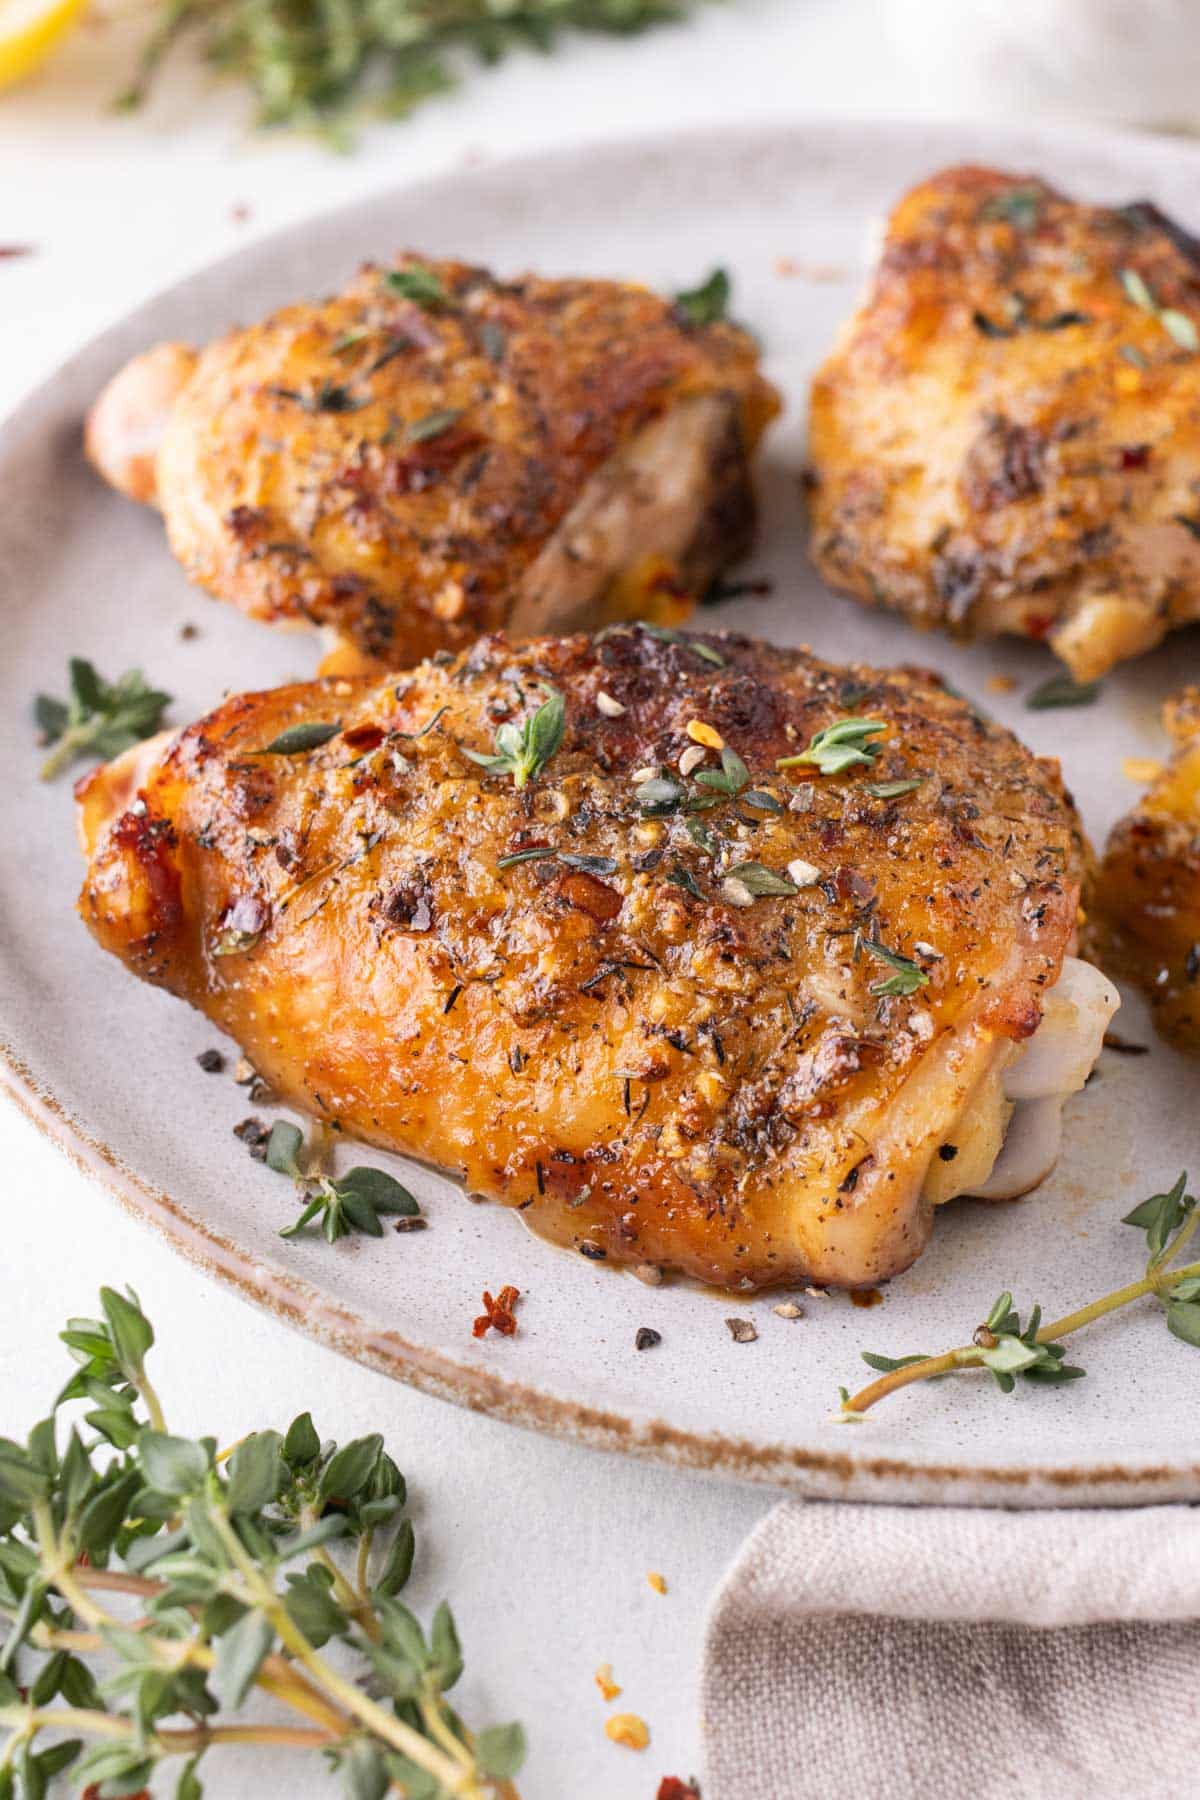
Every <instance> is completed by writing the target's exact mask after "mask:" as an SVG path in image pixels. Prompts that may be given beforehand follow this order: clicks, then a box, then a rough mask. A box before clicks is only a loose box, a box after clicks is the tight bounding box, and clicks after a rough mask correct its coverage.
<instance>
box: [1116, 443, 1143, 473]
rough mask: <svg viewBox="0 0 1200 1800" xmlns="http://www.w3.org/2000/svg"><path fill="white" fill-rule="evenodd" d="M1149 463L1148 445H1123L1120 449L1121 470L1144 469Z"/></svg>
mask: <svg viewBox="0 0 1200 1800" xmlns="http://www.w3.org/2000/svg"><path fill="white" fill-rule="evenodd" d="M1149 461H1150V446H1149V444H1123V445H1122V446H1121V449H1120V467H1121V468H1122V469H1144V468H1145V467H1146V464H1147V463H1148V462H1149Z"/></svg>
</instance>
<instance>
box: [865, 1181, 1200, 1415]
mask: <svg viewBox="0 0 1200 1800" xmlns="http://www.w3.org/2000/svg"><path fill="white" fill-rule="evenodd" d="M1122 1223H1123V1224H1125V1225H1132V1226H1134V1227H1135V1228H1136V1229H1138V1230H1141V1231H1144V1232H1145V1233H1146V1248H1147V1250H1148V1251H1149V1257H1148V1260H1147V1263H1146V1273H1145V1274H1144V1275H1143V1276H1142V1277H1141V1279H1140V1280H1138V1281H1131V1282H1129V1283H1128V1285H1127V1286H1125V1287H1120V1288H1116V1289H1115V1290H1114V1291H1113V1292H1112V1293H1111V1294H1105V1295H1104V1296H1103V1297H1102V1298H1101V1299H1099V1300H1093V1301H1091V1302H1090V1304H1088V1305H1087V1306H1081V1307H1079V1308H1077V1310H1076V1311H1075V1312H1071V1313H1067V1315H1066V1316H1065V1317H1064V1318H1061V1319H1056V1320H1054V1321H1053V1323H1051V1324H1049V1325H1043V1324H1042V1309H1041V1307H1040V1306H1035V1307H1034V1308H1033V1311H1032V1312H1031V1313H1030V1315H1029V1320H1028V1322H1027V1323H1026V1324H1025V1325H1024V1326H1023V1325H1022V1324H1021V1319H1020V1315H1019V1313H1017V1312H1016V1311H1015V1310H1014V1308H1013V1303H1012V1295H1011V1294H1001V1296H1000V1298H999V1299H998V1300H997V1301H996V1303H995V1305H994V1306H993V1307H992V1309H991V1311H990V1312H989V1313H988V1316H987V1318H986V1319H985V1320H984V1322H983V1324H982V1325H980V1326H979V1327H978V1328H977V1329H976V1331H975V1333H974V1336H973V1337H972V1339H971V1342H970V1343H969V1344H964V1345H962V1346H961V1347H960V1348H959V1349H957V1350H947V1351H945V1352H943V1354H942V1355H940V1356H925V1355H916V1356H896V1357H892V1356H880V1355H877V1354H876V1353H875V1352H873V1351H864V1352H863V1361H864V1362H865V1363H866V1364H867V1365H868V1367H869V1368H872V1369H875V1370H877V1371H879V1380H878V1381H873V1382H871V1384H870V1385H869V1386H868V1387H865V1388H863V1389H862V1390H861V1392H859V1393H857V1394H851V1393H850V1392H849V1391H848V1389H846V1388H840V1389H839V1390H838V1392H839V1394H840V1396H841V1402H842V1406H841V1412H840V1414H839V1415H838V1416H839V1417H841V1418H843V1419H861V1418H862V1417H863V1416H864V1414H865V1413H867V1412H868V1411H869V1409H870V1408H871V1407H872V1406H875V1405H876V1404H877V1403H878V1402H879V1401H880V1400H884V1399H886V1398H887V1396H888V1395H889V1394H893V1393H895V1392H896V1390H897V1389H898V1388H902V1387H907V1386H909V1385H910V1383H912V1382H914V1381H932V1380H935V1379H936V1378H937V1377H938V1376H940V1375H950V1374H954V1373H955V1372H956V1371H958V1370H962V1369H988V1370H989V1371H990V1372H991V1374H992V1376H993V1378H994V1380H995V1382H996V1385H997V1387H998V1388H999V1389H1000V1391H1001V1393H1004V1394H1010V1393H1011V1392H1012V1390H1013V1387H1014V1386H1015V1383H1016V1377H1017V1376H1018V1375H1020V1376H1021V1377H1022V1379H1024V1380H1027V1381H1032V1382H1034V1383H1035V1384H1038V1385H1041V1386H1053V1385H1057V1384H1060V1383H1062V1382H1066V1381H1078V1380H1079V1379H1080V1377H1081V1376H1082V1375H1083V1374H1084V1371H1083V1370H1082V1369H1080V1368H1076V1367H1073V1366H1072V1365H1070V1364H1068V1363H1066V1362H1065V1361H1064V1357H1065V1354H1066V1353H1065V1351H1064V1350H1063V1347H1062V1343H1061V1341H1060V1340H1061V1339H1062V1338H1065V1337H1069V1336H1070V1335H1071V1333H1072V1332H1075V1331H1080V1330H1082V1329H1083V1327H1084V1326H1085V1325H1090V1324H1092V1322H1093V1321H1094V1320H1096V1319H1102V1318H1104V1317H1105V1315H1106V1314H1107V1313H1111V1312H1116V1311H1117V1310H1118V1308H1120V1307H1122V1306H1129V1305H1131V1304H1132V1303H1133V1301H1135V1300H1141V1299H1145V1298H1147V1297H1150V1298H1153V1299H1155V1300H1157V1301H1158V1302H1159V1303H1160V1305H1161V1306H1162V1307H1163V1309H1164V1317H1165V1319H1166V1325H1167V1329H1168V1331H1170V1332H1171V1333H1172V1334H1173V1335H1174V1336H1175V1337H1177V1338H1179V1339H1180V1340H1181V1341H1182V1342H1183V1343H1185V1344H1194V1345H1196V1346H1197V1347H1198V1348H1200V1262H1192V1263H1185V1264H1181V1263H1180V1262H1179V1260H1178V1258H1179V1256H1180V1253H1181V1252H1182V1251H1183V1250H1184V1248H1185V1247H1186V1245H1187V1244H1188V1242H1189V1241H1190V1239H1191V1237H1192V1234H1193V1233H1194V1232H1195V1230H1196V1227H1197V1225H1198V1224H1200V1211H1197V1208H1196V1200H1195V1197H1194V1195H1192V1194H1189V1193H1188V1191H1187V1175H1186V1173H1185V1174H1181V1175H1180V1176H1179V1178H1178V1180H1177V1181H1176V1182H1174V1184H1173V1185H1172V1186H1171V1187H1170V1188H1168V1189H1167V1190H1166V1191H1165V1192H1163V1193H1161V1194H1152V1195H1151V1196H1150V1198H1149V1199H1148V1200H1143V1201H1142V1203H1141V1205H1140V1206H1135V1207H1134V1209H1133V1211H1132V1212H1130V1213H1126V1215H1125V1218H1124V1219H1123V1220H1122Z"/></svg>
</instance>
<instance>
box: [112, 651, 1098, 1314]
mask: <svg viewBox="0 0 1200 1800" xmlns="http://www.w3.org/2000/svg"><path fill="white" fill-rule="evenodd" d="M781 761H782V763H783V766H782V767H780V766H779V765H780V762H781ZM80 800H81V825H82V836H83V841H84V845H85V849H86V852H87V857H88V870H87V878H86V881H85V885H84V888H83V893H82V897H81V901H80V906H81V911H82V914H83V917H84V919H85V920H86V922H87V924H88V926H89V927H90V929H91V930H92V932H93V933H94V935H95V936H96V938H97V939H98V940H99V942H100V943H101V944H102V945H103V946H104V947H105V948H106V949H108V950H110V951H112V952H113V953H114V954H115V955H116V956H118V957H120V958H121V959H122V960H123V961H124V962H125V963H126V964H127V966H128V967H129V968H130V969H132V970H133V971H134V972H135V973H137V974H138V975H140V976H141V977H142V978H143V979H144V980H146V981H150V982H154V983H157V984H158V985H160V986H162V987H165V988H168V989H169V990H170V991H171V992H172V993H175V994H178V995H181V996H182V997H183V998H185V999H188V1000H190V1001H191V1002H192V1003H193V1005H195V1006H197V1007H199V1008H200V1009H201V1010H202V1011H203V1012H204V1013H205V1014H206V1015H207V1016H208V1017H209V1018H210V1019H212V1020H213V1021H215V1022H216V1023H217V1024H218V1025H220V1026H221V1027H222V1028H223V1029H224V1030H226V1031H228V1032H230V1033H231V1034H232V1035H233V1036H234V1037H235V1038H236V1039H237V1040H238V1041H239V1043H240V1044H241V1045H242V1046H243V1047H244V1049H245V1051H246V1053H247V1055H248V1056H249V1057H250V1059H251V1061H252V1062H253V1064H254V1066H255V1067H256V1069H258V1070H259V1072H260V1073H261V1074H262V1075H263V1076H264V1077H265V1078H266V1079H267V1080H268V1082H269V1083H270V1084H271V1086H272V1087H273V1088H274V1089H275V1090H276V1091H277V1092H278V1093H279V1094H280V1095H281V1096H282V1097H284V1098H285V1099H286V1100H288V1101H289V1102H291V1103H293V1104H295V1105H296V1106H299V1107H302V1108H304V1109H306V1110H308V1111H310V1112H312V1113H314V1114H315V1115H316V1116H317V1117H318V1118H320V1119H324V1120H327V1121H333V1120H336V1121H337V1123H338V1124H339V1125H340V1126H341V1127H342V1128H343V1129H344V1130H345V1131H347V1132H349V1133H352V1134H353V1135H355V1136H358V1137H362V1138H366V1139H368V1140H370V1141H372V1142H374V1143H376V1144H380V1145H384V1146H386V1147H388V1148H389V1149H393V1150H399V1151H403V1152H406V1153H410V1154H412V1155H415V1156H417V1157H420V1158H422V1159H424V1160H426V1161H429V1162H432V1163H436V1164H438V1165H440V1166H442V1167H443V1168H446V1169H447V1170H449V1171H451V1172H453V1173H454V1174H456V1175H458V1176H460V1177H461V1178H462V1179H463V1180H464V1181H465V1183H466V1184H467V1186H468V1187H469V1188H470V1189H472V1190H473V1191H474V1192H476V1193H477V1194H481V1195H484V1196H488V1197H491V1198H492V1199H495V1200H499V1201H501V1202H503V1203H504V1204H506V1205H509V1206H513V1207H520V1208H522V1209H523V1210H524V1211H525V1216H526V1218H527V1219H528V1220H529V1221H530V1222H531V1223H532V1224H533V1225H534V1226H535V1227H536V1228H538V1229H539V1230H541V1231H542V1232H544V1233H546V1234H548V1235H550V1236H552V1237H553V1238H555V1239H557V1240H559V1241H561V1242H562V1243H564V1244H568V1245H573V1246H575V1247H577V1248H578V1249H579V1250H580V1251H582V1252H583V1253H585V1254H587V1255H589V1256H591V1257H594V1258H604V1257H606V1258H608V1259H609V1260H610V1261H613V1262H631V1263H651V1264H657V1265H660V1266H665V1267H669V1268H674V1269H680V1270H684V1271H686V1272H687V1273H689V1274H691V1275H694V1276H698V1277H700V1278H702V1279H704V1280H706V1281H710V1282H715V1283H719V1284H723V1285H726V1286H740V1287H746V1288H749V1287H754V1286H757V1285H760V1284H777V1283H782V1282H788V1281H795V1280H798V1279H808V1280H816V1281H821V1282H828V1283H833V1284H836V1285H843V1286H855V1285H860V1284H869V1283H873V1282H877V1281H879V1280H882V1279H884V1278H885V1277H887V1276H890V1275H893V1274H895V1273H896V1272H897V1271H898V1270H900V1269H903V1268H905V1267H906V1266H907V1265H908V1264H909V1263H911V1262H912V1261H913V1259H914V1258H915V1257H916V1256H917V1255H918V1254H919V1253H920V1251H921V1249H922V1247H923V1245H924V1244H925V1242H926V1239H927V1237H928V1235H929V1232H930V1228H931V1221H932V1217H933V1211H934V1207H935V1205H936V1204H937V1203H938V1202H941V1201H944V1200H948V1199H951V1198H952V1197H953V1196H954V1195H956V1194H959V1193H963V1192H967V1193H975V1194H982V1195H985V1196H995V1197H1007V1196H1010V1195H1015V1194H1018V1193H1020V1192H1023V1191H1025V1190H1026V1189H1027V1188H1029V1187H1031V1186H1032V1185H1034V1184H1035V1183H1036V1182H1037V1181H1038V1180H1039V1179H1040V1178H1041V1176H1042V1175H1043V1174H1044V1173H1045V1172H1046V1169H1047V1168H1048V1166H1050V1165H1051V1164H1052V1163H1053V1161H1054V1157H1055V1154H1056V1150H1057V1119H1058V1113H1059V1110H1060V1109H1061V1105H1062V1101H1063V1098H1064V1096H1065V1095H1066V1094H1067V1093H1068V1092H1070V1091H1072V1090H1073V1089H1075V1088H1078V1087H1081V1086H1082V1085H1083V1082H1084V1080H1085V1079H1086V1076H1087V1073H1088V1071H1089V1069H1090V1067H1091V1064H1092V1061H1093V1060H1094V1058H1095V1056H1096V1054H1097V1052H1098V1049H1099V1045H1100V1039H1101V1036H1102V1034H1103V1031H1104V1027H1105V1025H1106V1023H1107V1021H1108V1018H1109V1017H1110V1015H1111V1013H1112V1011H1113V1008H1114V1007H1115V1005H1116V995H1115V992H1114V991H1113V990H1112V988H1111V987H1110V985H1109V984H1108V982H1107V981H1106V980H1105V979H1104V978H1103V977H1102V976H1100V975H1099V974H1098V973H1097V972H1096V971H1095V970H1093V969H1091V968H1090V967H1089V966H1088V965H1087V964H1085V963H1081V962H1078V961H1076V960H1074V959H1073V958H1072V957H1071V955H1070V954H1069V953H1070V951H1071V948H1072V943H1073V938H1074V932H1075V925H1076V914H1077V904H1078V898H1079V888H1080V870H1081V857H1082V849H1081V838H1080V830H1079V823H1078V820H1077V818H1076V815H1075V812H1074V809H1073V807H1072V805H1071V802H1070V799H1069V797H1068V796H1067V795H1066V794H1065V792H1064V790H1063V787H1062V783H1061V780H1060V778H1059V774H1058V769H1057V766H1056V765H1054V764H1053V763H1048V762H1044V761H1039V760H1037V759H1036V758H1034V757H1033V756H1031V755H1030V754H1029V753H1028V752H1027V751H1026V750H1025V749H1023V748H1022V746H1021V745H1020V744H1019V743H1018V742H1017V741H1016V739H1015V738H1013V737H1012V736H1011V735H1010V734H1009V733H1008V732H1006V731H1004V730H1002V729H1001V728H1000V727H998V726H996V725H993V724H990V723H988V722H987V721H986V720H984V719H982V718H980V717H979V716H978V715H977V714H975V713H973V712H972V711H971V709H970V708H969V707H968V706H967V705H966V704H965V703H964V702H963V701H962V700H959V699H957V698H955V697H953V696H952V695H951V694H949V693H948V692H946V691H945V689H944V688H942V687H941V685H940V684H939V682H938V680H937V678H936V677H934V676H932V675H929V674H925V673H922V672H920V671H911V670H910V671H900V672H898V673H893V674H880V673H878V672H876V671H873V670H870V669H865V668H855V669H838V668H834V667H830V666H829V665H827V664H825V663H822V662H819V661H817V660H816V658H814V657H812V656H810V655H808V654H807V653H806V652H804V651H802V650H775V649H770V648H768V647H766V646H765V645H762V644H757V643H754V642H752V641H750V640H747V639H745V638H740V637H732V636H719V635H706V636H703V637H699V636H695V637H685V636H684V635H682V634H680V633H665V632H663V631H662V630H658V631H655V630H653V629H646V628H643V627H641V626H636V627H626V626H620V627H612V628H610V629H609V630H608V631H607V632H604V633H601V634H600V635H599V636H598V637H596V638H595V639H591V638H587V637H583V636H577V637H572V638H567V639H546V640H542V641H534V642H531V643H526V644H524V645H519V646H518V645H511V644H509V643H508V642H506V641H505V640H504V639H503V638H502V637H498V636H493V637H489V638H485V639H483V640H481V641H480V642H479V644H478V645H477V646H476V647H475V648H474V649H472V650H471V651H470V652H469V653H467V654H465V655H464V656H462V657H460V658H459V659H457V660H453V659H449V658H447V659H444V660H437V659H435V660H434V661H433V662H432V663H427V664H425V665H424V666H422V667H420V668H418V669H416V670H414V671H412V672H411V673H409V674H406V675H403V676H400V677H396V676H395V675H392V676H389V677H388V678H387V679H386V680H375V679H372V678H370V677H366V676H360V677H358V678H355V679H354V680H337V679H327V680H324V681H318V682H313V683H309V684H306V685H302V686H292V687H285V688H280V689H278V690H277V691H275V692H271V693H258V694H247V695H243V696H241V697H239V698H234V699H230V700H227V701H226V702H225V703H224V704H223V705H222V706H220V707H219V708H218V709H217V710H216V711H215V712H213V713H211V714H210V715H209V716H208V717H207V718H205V719H202V720H201V721H200V722H199V723H198V724H195V725H193V726H191V727H189V728H188V729H186V730H184V731H182V732H180V733H179V734H178V735H177V736H173V737H169V738H167V739H165V740H159V741H157V742H155V743H153V744H151V745H150V746H148V747H147V746H143V747H141V748H139V749H138V750H136V751H133V752H130V753H128V754H127V755H126V756H125V757H124V758H122V759H120V760H119V761H117V762H115V763H112V764H110V765H108V766H107V767H105V768H101V769H99V770H98V771H97V772H96V773H95V774H94V775H92V776H90V777H89V778H87V779H86V780H85V781H83V782H82V783H81V785H80ZM1010 1122H1011V1126H1012V1129H1011V1130H1009V1131H1008V1141H1007V1142H1005V1134H1006V1129H1008V1127H1009V1126H1010Z"/></svg>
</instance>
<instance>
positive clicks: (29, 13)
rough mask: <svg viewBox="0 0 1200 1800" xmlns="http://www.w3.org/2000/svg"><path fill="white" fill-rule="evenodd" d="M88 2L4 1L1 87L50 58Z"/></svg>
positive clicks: (0, 29)
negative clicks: (51, 52)
mask: <svg viewBox="0 0 1200 1800" xmlns="http://www.w3.org/2000/svg"><path fill="white" fill-rule="evenodd" d="M86 4H87V0H0V88H3V87H8V86H9V85H10V83H12V82H14V81H19V80H20V79H21V77H22V76H23V75H27V74H28V73H29V71H30V69H33V68H36V66H37V64H38V63H40V62H41V60H42V58H43V57H44V56H47V55H49V53H50V51H51V50H52V49H53V47H54V45H55V44H56V43H57V41H58V39H59V38H60V37H61V36H62V35H63V33H64V32H65V31H68V30H69V29H70V27H71V26H72V25H73V24H74V23H75V20H76V19H77V18H78V17H79V14H80V13H81V12H82V11H83V9H84V7H85V6H86Z"/></svg>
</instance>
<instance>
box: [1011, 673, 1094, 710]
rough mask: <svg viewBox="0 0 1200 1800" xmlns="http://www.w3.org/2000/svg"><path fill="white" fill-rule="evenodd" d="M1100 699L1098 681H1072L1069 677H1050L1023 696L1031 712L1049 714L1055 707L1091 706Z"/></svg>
mask: <svg viewBox="0 0 1200 1800" xmlns="http://www.w3.org/2000/svg"><path fill="white" fill-rule="evenodd" d="M1099 697H1100V683H1099V682H1098V681H1074V680H1072V678H1071V676H1070V675H1051V676H1050V678H1049V680H1047V681H1043V682H1042V684H1041V686H1040V687H1035V688H1034V689H1033V691H1032V693H1029V694H1027V695H1026V696H1025V704H1026V706H1027V707H1028V708H1029V710H1030V711H1031V712H1049V711H1050V710H1051V708H1052V707H1056V706H1091V705H1092V703H1093V702H1094V701H1095V700H1098V699H1099Z"/></svg>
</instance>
